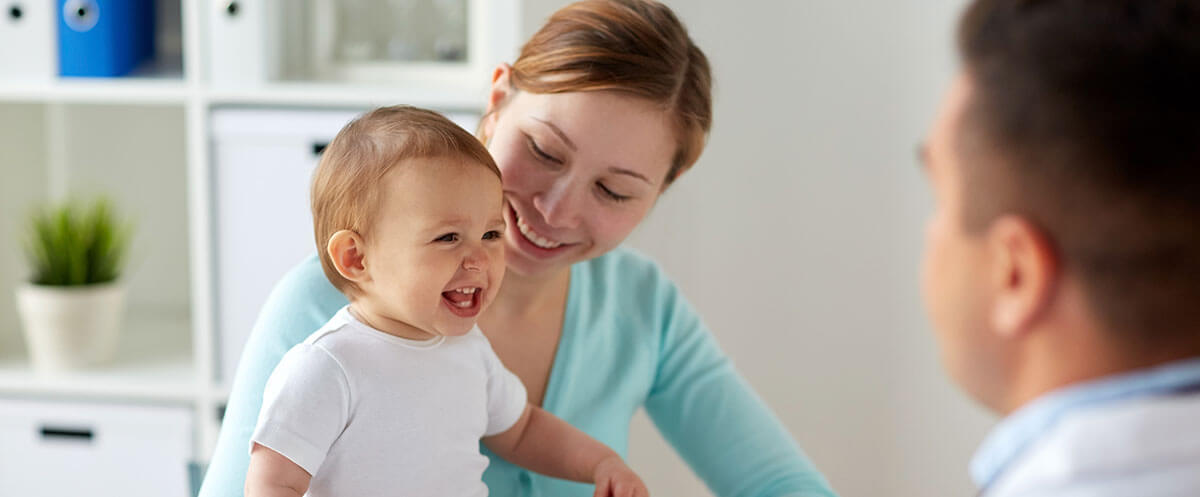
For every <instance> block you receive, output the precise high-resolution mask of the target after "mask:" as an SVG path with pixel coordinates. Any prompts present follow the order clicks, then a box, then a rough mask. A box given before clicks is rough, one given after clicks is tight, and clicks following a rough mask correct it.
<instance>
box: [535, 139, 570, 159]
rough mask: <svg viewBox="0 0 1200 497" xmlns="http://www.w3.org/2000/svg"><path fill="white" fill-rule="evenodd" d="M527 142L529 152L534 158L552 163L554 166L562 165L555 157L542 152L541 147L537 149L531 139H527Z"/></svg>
mask: <svg viewBox="0 0 1200 497" xmlns="http://www.w3.org/2000/svg"><path fill="white" fill-rule="evenodd" d="M528 141H529V151H530V152H532V153H533V155H534V156H536V157H537V158H539V159H541V160H544V161H547V162H553V163H555V164H562V161H561V160H559V159H558V158H557V157H554V156H552V155H550V154H548V153H546V152H544V151H542V149H541V147H538V146H537V143H535V142H534V141H533V138H529V139H528Z"/></svg>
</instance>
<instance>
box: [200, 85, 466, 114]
mask: <svg viewBox="0 0 1200 497" xmlns="http://www.w3.org/2000/svg"><path fill="white" fill-rule="evenodd" d="M476 93H478V94H476ZM484 98H485V91H484V90H482V89H480V90H479V91H478V92H474V91H470V90H466V89H463V88H460V87H443V88H438V87H424V88H422V87H415V88H414V87H411V86H410V87H406V88H400V86H399V85H396V86H387V85H356V84H347V83H321V82H312V83H309V82H279V83H268V84H264V85H262V86H259V87H254V88H246V89H213V90H210V91H209V92H208V94H207V99H208V100H209V101H210V102H212V103H213V104H214V105H272V106H288V107H364V108H365V107H378V106H384V105H396V104H407V105H415V106H418V107H428V108H432V109H437V110H441V111H446V110H478V109H480V108H481V107H482V106H483V103H484Z"/></svg>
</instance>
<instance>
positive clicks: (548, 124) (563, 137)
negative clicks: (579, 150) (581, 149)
mask: <svg viewBox="0 0 1200 497" xmlns="http://www.w3.org/2000/svg"><path fill="white" fill-rule="evenodd" d="M533 120H534V121H537V122H539V123H542V124H544V125H546V127H547V128H550V131H552V132H554V134H556V135H558V138H559V139H561V140H562V141H563V143H565V144H566V145H567V148H569V149H571V150H572V151H575V150H576V149H575V143H574V142H572V141H571V139H570V138H567V134H566V133H563V131H562V130H561V129H558V126H555V125H554V123H552V122H550V121H547V120H545V119H541V118H538V117H535V118H533Z"/></svg>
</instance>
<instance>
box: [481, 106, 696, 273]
mask: <svg viewBox="0 0 1200 497" xmlns="http://www.w3.org/2000/svg"><path fill="white" fill-rule="evenodd" d="M484 133H485V134H486V136H488V137H489V143H488V150H489V151H490V152H491V153H492V156H493V157H495V159H496V163H497V164H498V165H499V166H500V170H501V172H502V173H503V177H504V179H503V183H504V197H505V200H506V202H507V207H506V209H505V220H506V221H507V223H508V227H507V232H506V233H505V237H504V238H505V244H506V248H507V251H508V255H507V260H508V270H509V271H512V272H515V273H517V274H521V275H526V276H536V275H540V274H548V273H550V272H553V271H554V270H557V269H561V268H565V267H567V266H568V265H570V264H572V263H575V262H578V261H582V260H587V259H590V258H593V257H596V256H599V255H601V254H603V253H605V252H607V251H609V250H611V249H612V248H613V247H616V246H617V245H618V244H619V243H621V241H622V240H624V239H625V237H627V236H629V233H630V232H632V231H633V228H634V227H636V226H637V224H638V223H639V222H641V221H642V219H643V218H644V217H646V213H647V212H649V211H650V208H651V207H652V206H653V205H654V202H655V200H657V199H658V195H659V193H661V192H662V190H663V186H664V181H665V177H666V174H667V171H668V170H669V169H670V166H671V159H672V157H673V156H674V153H675V148H676V145H675V144H676V142H675V136H674V133H673V132H672V128H671V125H670V121H669V120H668V115H667V114H666V112H664V111H663V110H661V109H660V108H658V107H656V106H655V105H654V104H653V103H651V102H649V101H646V100H642V99H638V98H635V97H631V96H628V95H623V94H619V93H615V92H608V91H588V92H572V93H556V94H539V93H528V92H509V93H507V95H506V96H505V98H504V101H503V105H502V106H500V107H499V109H498V110H496V111H495V112H493V113H492V114H491V115H489V116H488V118H487V120H486V121H485V122H484Z"/></svg>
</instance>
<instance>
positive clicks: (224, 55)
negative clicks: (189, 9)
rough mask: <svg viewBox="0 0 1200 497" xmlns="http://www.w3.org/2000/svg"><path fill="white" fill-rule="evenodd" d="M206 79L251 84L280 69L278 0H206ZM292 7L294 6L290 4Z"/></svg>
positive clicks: (224, 83)
mask: <svg viewBox="0 0 1200 497" xmlns="http://www.w3.org/2000/svg"><path fill="white" fill-rule="evenodd" d="M205 1H206V2H207V3H208V6H209V12H208V19H209V22H208V25H209V30H210V33H209V36H208V40H209V50H208V53H209V78H210V80H211V81H212V84H213V86H217V87H235V88H241V87H253V86H256V85H260V84H262V83H265V82H267V81H269V80H271V79H273V78H275V77H276V76H277V75H278V72H279V63H280V60H279V43H280V35H279V26H280V22H281V19H282V18H283V15H284V13H283V12H281V11H280V9H283V8H287V7H288V6H287V5H285V3H284V1H281V0H205ZM291 8H294V6H292V7H291Z"/></svg>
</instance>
